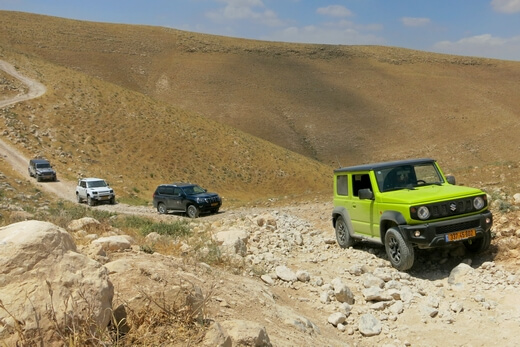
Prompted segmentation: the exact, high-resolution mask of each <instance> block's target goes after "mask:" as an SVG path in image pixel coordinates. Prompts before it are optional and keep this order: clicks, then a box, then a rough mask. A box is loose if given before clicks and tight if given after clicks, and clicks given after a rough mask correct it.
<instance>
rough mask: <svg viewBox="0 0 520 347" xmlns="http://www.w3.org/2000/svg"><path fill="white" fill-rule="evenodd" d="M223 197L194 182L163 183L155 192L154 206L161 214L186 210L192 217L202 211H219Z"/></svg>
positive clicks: (195, 216)
mask: <svg viewBox="0 0 520 347" xmlns="http://www.w3.org/2000/svg"><path fill="white" fill-rule="evenodd" d="M220 206H222V199H220V196H218V194H217V193H208V192H207V191H206V189H204V188H201V187H199V186H198V185H196V184H192V183H173V184H161V185H160V186H158V187H157V189H155V192H154V193H153V207H155V208H157V211H158V212H159V213H161V214H164V213H168V211H175V212H185V213H186V214H187V215H188V217H190V218H197V217H198V216H199V214H200V213H208V212H209V213H217V212H218V210H219V208H220Z"/></svg>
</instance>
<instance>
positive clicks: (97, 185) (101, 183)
mask: <svg viewBox="0 0 520 347" xmlns="http://www.w3.org/2000/svg"><path fill="white" fill-rule="evenodd" d="M87 186H88V187H89V188H102V187H106V186H107V183H106V182H105V181H102V180H99V181H92V182H87Z"/></svg>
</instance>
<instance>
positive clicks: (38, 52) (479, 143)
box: [0, 11, 520, 191]
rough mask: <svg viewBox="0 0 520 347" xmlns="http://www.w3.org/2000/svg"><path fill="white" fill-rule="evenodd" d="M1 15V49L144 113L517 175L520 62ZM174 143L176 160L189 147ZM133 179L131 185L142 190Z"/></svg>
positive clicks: (353, 152)
mask: <svg viewBox="0 0 520 347" xmlns="http://www.w3.org/2000/svg"><path fill="white" fill-rule="evenodd" d="M0 22H1V23H2V24H1V25H0V49H2V51H3V52H4V54H6V53H7V52H17V53H19V54H23V55H25V56H28V57H31V59H32V58H38V59H41V60H42V61H45V62H48V63H51V64H56V65H58V66H61V67H63V68H64V69H65V70H64V71H69V69H72V70H75V71H78V72H81V73H83V74H84V76H85V77H84V83H90V81H91V80H95V81H99V83H101V81H105V82H109V83H111V84H112V85H117V86H119V87H120V88H123V90H125V91H128V92H129V93H130V91H132V92H135V93H138V94H135V95H146V96H148V97H150V99H147V101H143V102H144V103H143V104H142V105H137V104H135V105H133V104H132V105H130V104H131V103H130V102H128V103H126V104H125V105H124V107H125V108H126V107H129V108H130V109H141V113H143V114H144V113H146V111H143V109H146V108H147V106H146V103H147V102H152V103H158V104H160V105H161V106H164V107H166V104H168V105H172V106H173V107H174V109H175V110H177V111H178V112H181V113H182V112H184V113H186V114H189V115H190V116H188V118H191V115H192V114H199V115H202V116H203V117H204V118H203V119H204V120H205V119H207V118H211V119H213V120H215V121H217V122H218V124H227V125H230V126H231V127H232V128H233V129H240V130H241V131H243V132H245V133H248V134H252V135H254V136H256V137H259V138H262V139H264V140H266V141H268V142H271V143H274V144H276V145H278V146H281V147H283V148H286V149H288V150H290V151H293V152H297V153H300V154H302V155H304V156H306V157H309V158H313V159H316V160H318V161H320V162H322V163H324V164H325V165H331V166H334V167H336V166H339V165H343V166H345V165H350V164H359V163H366V162H370V161H379V160H387V159H398V158H409V157H433V158H436V159H438V160H439V161H440V162H441V164H442V166H443V167H444V168H445V170H446V171H450V172H452V173H456V174H457V175H458V176H459V177H461V178H462V181H463V182H464V183H467V184H477V185H480V186H482V185H484V186H485V185H487V184H488V183H489V184H492V183H493V182H495V181H496V180H497V177H496V176H493V175H495V174H496V172H503V171H504V170H508V171H509V172H508V173H507V174H506V177H504V179H503V180H506V181H509V183H511V184H516V185H518V184H517V183H516V181H517V180H516V179H515V177H517V175H518V168H517V167H516V162H518V159H519V155H518V148H517V147H518V146H517V145H515V143H516V138H517V137H518V134H519V130H520V129H519V127H520V125H519V124H520V123H519V118H520V114H519V112H518V110H519V109H520V89H519V88H517V83H518V81H519V80H520V63H519V62H508V61H499V60H491V59H478V58H472V57H460V56H450V55H440V54H432V53H425V52H419V51H412V50H406V49H399V48H390V47H377V46H371V47H364V46H332V45H303V44H287V43H276V42H262V41H252V40H242V39H233V38H227V37H219V36H211V35H203V34H195V33H189V32H183V31H179V30H174V29H167V28H161V27H150V26H136V25H121V24H106V23H93V22H84V21H75V20H68V19H62V18H55V17H47V16H39V15H33V14H27V13H18V12H6V11H0ZM2 51H0V52H2ZM69 87H71V85H69V86H67V88H69ZM96 88H98V89H99V88H101V89H103V88H104V87H99V86H98V87H96ZM111 88H115V87H111ZM63 89H65V88H63ZM72 89H74V88H72ZM82 93H83V94H84V91H82ZM110 93H111V92H109V93H108V97H107V95H105V97H104V99H103V100H98V102H100V105H107V104H108V103H110V102H112V101H113V100H114V98H112V97H111V96H115V95H116V94H117V92H114V93H115V94H112V95H110ZM89 94H90V93H89ZM115 99H117V98H115ZM130 100H132V102H137V101H138V100H139V102H141V100H142V99H140V98H134V97H133V96H132V97H130ZM44 107H47V105H44ZM107 107H108V106H107ZM114 107H118V106H115V105H114ZM89 108H91V109H92V110H94V109H96V108H97V103H96V102H93V103H92V105H91V106H89ZM97 112H99V111H97ZM110 112H114V111H113V110H112V111H110ZM121 112H123V113H125V114H128V113H132V111H129V110H128V109H125V110H121ZM104 114H105V110H103V117H104ZM136 114H138V113H136ZM194 117H198V116H194ZM118 119H125V118H124V117H123V118H118ZM98 121H99V120H98ZM98 121H96V122H98ZM57 123H58V124H61V121H58V122H57ZM215 124H217V123H215ZM98 125H100V124H98ZM75 126H76V127H77V126H79V125H78V124H76V125H75ZM100 126H101V125H100ZM215 126H216V125H215ZM226 129H229V128H226ZM232 131H235V130H232ZM241 134H242V133H241ZM127 135H128V134H127ZM149 136H152V135H149ZM153 136H155V134H154V135H153ZM87 137H88V135H87ZM83 140H84V139H83ZM141 142H142V141H141ZM176 143H178V141H177V142H176ZM212 143H214V141H212ZM224 143H225V141H224ZM192 145H194V146H196V148H198V150H200V148H201V146H197V145H196V144H195V143H192ZM166 147H171V146H163V147H162V148H166ZM202 147H204V146H202ZM256 147H257V146H256V145H255V148H256ZM129 148H132V147H129ZM99 150H102V148H99ZM198 150H197V151H198ZM150 151H155V152H157V150H154V149H150ZM166 151H167V152H168V155H167V156H166V157H167V158H171V157H173V156H175V154H176V153H178V150H176V151H175V152H169V151H170V150H166ZM249 153H251V152H249ZM202 156H203V157H204V156H205V155H202ZM251 158H252V159H251V160H253V161H257V160H256V159H254V157H251ZM234 160H238V161H240V159H239V158H238V157H236V156H235V159H234ZM278 160H280V159H278ZM240 165H249V164H240ZM313 165H314V164H313ZM176 167H178V165H177V166H175V165H173V166H172V169H175V168H176ZM278 169H282V168H281V167H278V168H276V169H273V170H270V171H271V172H273V171H276V170H278ZM282 170H283V169H282ZM327 170H329V169H325V168H324V171H323V172H325V171H327ZM482 170H484V171H485V172H484V173H483V172H481V171H482ZM153 171H155V170H153ZM188 171H190V173H193V172H192V171H191V170H188ZM253 171H254V170H253ZM475 171H476V172H475ZM152 173H153V174H154V175H155V173H154V172H149V173H148V174H147V175H148V176H149V175H150V174H152ZM242 175H243V173H242ZM231 176H233V175H231ZM255 176H257V175H255ZM318 176H319V175H318ZM237 177H238V178H240V176H238V174H237ZM247 179H248V178H245V180H247ZM318 180H319V179H318ZM216 181H220V180H215V182H216ZM205 182H208V180H206V181H205ZM211 184H213V183H211ZM308 184H309V183H308V182H303V183H301V184H300V183H297V184H296V185H297V186H306V187H307V186H308ZM245 185H246V186H247V182H246V184H245ZM134 188H135V189H134ZM134 188H132V187H130V188H129V189H128V190H129V191H132V190H134V191H135V190H141V189H143V187H137V186H136V187H134ZM217 188H220V187H217ZM237 188H238V190H241V188H240V187H237ZM250 188H251V187H249V186H248V187H247V188H244V190H248V189H250ZM145 189H148V190H149V189H150V187H148V188H145ZM233 190H234V189H233ZM253 190H255V191H256V188H255V189H253ZM266 191H269V189H266Z"/></svg>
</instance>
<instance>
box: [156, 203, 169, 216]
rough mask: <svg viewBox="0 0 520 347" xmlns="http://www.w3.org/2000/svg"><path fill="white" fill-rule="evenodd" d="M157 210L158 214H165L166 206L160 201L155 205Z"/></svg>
mask: <svg viewBox="0 0 520 347" xmlns="http://www.w3.org/2000/svg"><path fill="white" fill-rule="evenodd" d="M157 212H159V213H160V214H165V213H166V212H167V211H166V206H165V205H164V204H163V203H162V202H160V203H159V204H158V205H157Z"/></svg>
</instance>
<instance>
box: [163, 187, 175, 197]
mask: <svg viewBox="0 0 520 347" xmlns="http://www.w3.org/2000/svg"><path fill="white" fill-rule="evenodd" d="M164 194H166V195H173V187H166V191H165V192H164Z"/></svg>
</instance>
